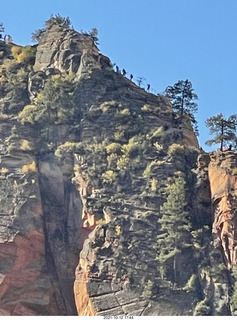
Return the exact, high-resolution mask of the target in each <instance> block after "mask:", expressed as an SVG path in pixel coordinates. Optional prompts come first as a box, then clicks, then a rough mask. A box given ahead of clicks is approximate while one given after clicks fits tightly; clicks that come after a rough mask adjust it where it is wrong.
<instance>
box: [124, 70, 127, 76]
mask: <svg viewBox="0 0 237 320" xmlns="http://www.w3.org/2000/svg"><path fill="white" fill-rule="evenodd" d="M126 74H127V72H126V70H125V69H123V76H124V77H125V76H126Z"/></svg>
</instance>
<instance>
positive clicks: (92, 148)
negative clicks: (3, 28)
mask: <svg viewBox="0 0 237 320" xmlns="http://www.w3.org/2000/svg"><path fill="white" fill-rule="evenodd" d="M13 47H14V45H13V44H6V43H4V42H3V41H0V50H1V52H3V53H2V54H1V78H0V79H1V90H0V108H1V116H0V138H1V142H0V153H1V158H0V171H1V176H0V193H1V198H0V201H1V226H0V235H1V243H0V274H1V284H0V314H1V315H76V314H78V315H104V316H105V315H128V316H132V315H230V314H234V312H235V309H237V308H236V307H235V301H234V298H233V297H234V293H233V292H234V290H235V275H234V273H233V272H232V270H233V269H234V265H235V263H236V258H235V237H236V236H235V228H236V227H235V226H236V223H235V197H236V195H235V193H236V191H235V190H236V187H235V185H236V173H235V168H236V158H237V157H236V153H235V152H234V151H225V152H219V153H218V152H217V153H213V154H210V155H208V154H206V153H203V152H201V150H200V149H199V146H198V142H197V138H196V136H195V134H194V132H193V130H192V127H191V125H190V122H189V119H188V118H187V119H184V120H183V121H182V123H181V124H180V123H178V122H177V121H175V119H174V114H173V110H172V105H171V104H170V102H169V101H168V100H167V98H165V97H163V96H161V95H158V96H155V95H153V94H150V93H148V92H146V91H145V90H144V89H143V88H140V87H138V86H137V85H136V84H135V83H133V82H131V81H130V80H128V79H127V78H125V77H123V76H122V75H121V74H119V73H116V72H114V71H113V69H112V67H111V64H110V60H109V59H108V58H107V57H105V56H103V55H102V54H100V53H99V51H98V48H97V47H96V46H95V44H94V43H93V41H92V39H91V38H90V37H88V36H86V35H83V34H79V33H77V32H76V31H75V30H71V29H68V28H63V27H60V26H58V25H53V26H51V27H50V28H49V29H48V30H47V32H46V33H45V34H44V36H43V37H42V38H41V40H40V42H39V44H38V46H37V48H36V52H35V57H34V59H32V57H31V58H27V57H26V58H25V60H23V61H19V60H20V59H19V56H16V55H15V56H14V54H13V52H14V50H12V49H13ZM67 75H70V76H71V77H72V79H73V80H70V81H71V82H70V83H69V84H68V82H64V83H63V85H64V87H65V88H67V87H66V85H67V86H69V89H68V92H69V94H68V95H67V99H66V100H63V101H64V103H65V101H68V100H69V101H71V104H70V108H71V109H72V108H73V109H75V111H74V110H73V113H72V114H70V117H67V114H69V113H70V112H69V109H66V112H65V110H64V109H63V108H64V106H63V107H61V106H60V104H57V103H58V102H57V100H54V105H50V100H49V97H50V92H51V91H50V90H53V89H54V87H50V85H51V86H56V89H57V88H58V89H57V90H58V92H61V91H60V88H61V87H60V86H59V84H60V82H58V81H59V80H58V79H65V77H66V76H67ZM19 79H21V80H22V81H21V82H19ZM66 79H67V78H66ZM70 79H71V78H70ZM50 81H52V82H50ZM67 81H68V80H67ZM57 86H58V87H57ZM13 88H14V90H13ZM47 90H48V91H47ZM52 92H55V91H52ZM42 96H43V98H42ZM47 99H48V100H47ZM60 99H64V96H63V94H62V95H61V96H60ZM71 99H73V100H71ZM38 101H40V103H41V104H38V105H37V103H39V102H38ZM60 101H61V100H60ZM29 104H30V106H31V108H32V106H33V109H31V110H33V113H31V114H33V115H34V114H35V116H34V117H33V118H32V117H31V118H29V117H28V118H27V117H26V116H25V118H22V116H21V117H20V116H19V113H20V112H21V111H22V110H23V111H24V110H25V108H26V106H27V105H29ZM39 106H40V108H39ZM47 106H49V107H47ZM65 106H66V103H65ZM37 108H38V109H37ZM47 108H48V109H47ZM60 108H62V109H60ZM65 108H66V107H65ZM39 110H41V111H42V110H46V111H45V112H44V113H39ZM37 112H38V113H37ZM25 114H26V113H25ZM65 114H66V116H65ZM22 119H23V120H24V121H22ZM41 119H42V120H41ZM48 124H49V125H48ZM175 177H183V178H184V180H185V182H186V185H187V188H186V194H185V197H186V202H187V205H186V207H185V210H187V211H188V213H189V215H188V219H189V221H190V223H191V225H192V229H191V231H190V232H191V233H190V234H192V242H191V243H192V245H191V246H187V247H184V248H181V252H180V254H179V255H178V259H177V261H176V266H175V272H174V269H173V265H174V261H175V260H174V257H172V256H171V257H170V258H167V259H166V260H165V263H163V264H162V263H161V262H159V261H158V259H157V255H158V250H159V248H158V244H157V243H158V242H157V239H158V238H159V237H160V236H161V234H162V232H161V226H160V224H159V222H158V221H159V219H160V218H161V210H160V208H161V207H162V205H163V204H164V202H165V201H167V185H172V183H173V182H174V180H175ZM212 233H213V234H212ZM174 301H175V302H176V303H174Z"/></svg>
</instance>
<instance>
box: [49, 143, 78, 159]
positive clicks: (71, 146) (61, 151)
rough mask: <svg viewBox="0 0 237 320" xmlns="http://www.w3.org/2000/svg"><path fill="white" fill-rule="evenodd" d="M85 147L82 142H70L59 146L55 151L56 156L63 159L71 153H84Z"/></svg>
mask: <svg viewBox="0 0 237 320" xmlns="http://www.w3.org/2000/svg"><path fill="white" fill-rule="evenodd" d="M82 149H83V145H82V143H81V142H70V141H67V142H65V143H64V144H61V145H60V146H58V148H57V149H56V151H55V153H54V154H55V156H56V157H58V158H62V157H63V156H64V155H65V154H67V153H71V152H76V151H77V152H78V151H79V150H80V151H82Z"/></svg>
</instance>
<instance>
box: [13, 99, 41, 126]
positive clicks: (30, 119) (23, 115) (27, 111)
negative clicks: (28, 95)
mask: <svg viewBox="0 0 237 320" xmlns="http://www.w3.org/2000/svg"><path fill="white" fill-rule="evenodd" d="M37 111H38V107H37V106H36V105H34V104H30V105H27V106H25V107H24V109H23V110H22V111H21V112H20V113H19V115H18V121H20V122H21V123H22V124H25V123H31V124H33V123H35V122H36V118H37V113H38V112H37Z"/></svg>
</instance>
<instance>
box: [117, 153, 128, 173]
mask: <svg viewBox="0 0 237 320" xmlns="http://www.w3.org/2000/svg"><path fill="white" fill-rule="evenodd" d="M128 167H129V158H128V157H127V156H125V155H122V156H121V157H120V158H119V159H118V161H117V168H118V169H119V170H126V169H128Z"/></svg>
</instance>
